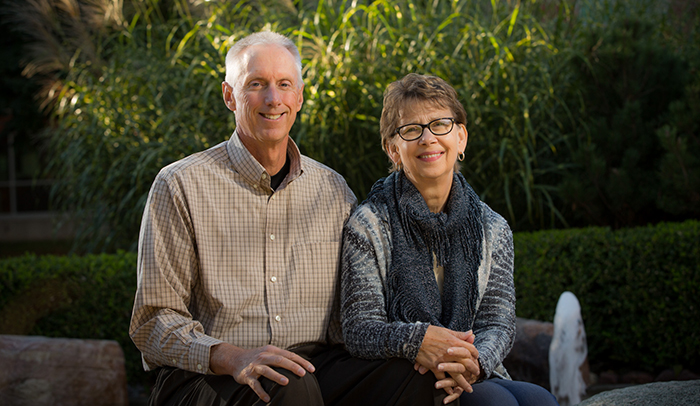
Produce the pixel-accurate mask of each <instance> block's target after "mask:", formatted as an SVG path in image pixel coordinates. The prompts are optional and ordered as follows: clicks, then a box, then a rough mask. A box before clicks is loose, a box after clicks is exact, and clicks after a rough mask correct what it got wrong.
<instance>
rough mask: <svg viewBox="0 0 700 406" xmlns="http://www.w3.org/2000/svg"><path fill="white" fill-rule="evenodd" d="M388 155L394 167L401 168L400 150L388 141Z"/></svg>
mask: <svg viewBox="0 0 700 406" xmlns="http://www.w3.org/2000/svg"><path fill="white" fill-rule="evenodd" d="M386 153H387V155H389V159H391V162H393V163H394V165H396V166H399V165H400V164H401V155H400V154H399V148H398V147H397V146H396V144H395V143H394V142H392V141H387V143H386Z"/></svg>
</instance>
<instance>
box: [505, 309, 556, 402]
mask: <svg viewBox="0 0 700 406" xmlns="http://www.w3.org/2000/svg"><path fill="white" fill-rule="evenodd" d="M515 329H516V331H515V343H514V344H513V349H512V350H511V351H510V353H509V354H508V356H507V357H506V359H505V360H503V366H505V367H506V369H507V370H508V373H509V374H510V376H511V377H512V378H513V379H514V380H516V381H525V382H531V383H534V384H537V385H540V386H542V387H544V388H546V389H547V390H549V389H550V387H549V344H550V343H551V342H552V335H553V334H554V325H553V324H552V323H548V322H543V321H537V320H530V319H523V318H520V317H518V318H517V319H516V323H515Z"/></svg>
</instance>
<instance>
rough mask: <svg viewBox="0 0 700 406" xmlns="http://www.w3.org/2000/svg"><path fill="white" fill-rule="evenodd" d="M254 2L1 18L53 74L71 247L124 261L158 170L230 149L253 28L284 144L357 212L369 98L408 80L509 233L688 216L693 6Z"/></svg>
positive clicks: (377, 150)
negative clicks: (451, 119)
mask: <svg viewBox="0 0 700 406" xmlns="http://www.w3.org/2000/svg"><path fill="white" fill-rule="evenodd" d="M7 1H10V0H7ZM261 3H263V2H255V1H250V0H239V1H237V2H189V1H187V0H167V1H166V0H150V1H148V2H141V1H136V0H129V1H125V2H123V3H122V2H112V1H108V0H102V1H92V0H91V1H89V2H88V1H83V0H32V1H31V2H29V3H28V4H29V6H32V5H38V4H41V5H43V6H42V7H38V8H37V7H34V8H32V7H20V8H15V9H14V11H13V13H14V14H12V15H13V16H14V19H15V20H16V21H17V22H18V24H17V27H19V28H21V27H24V28H25V30H26V31H29V34H32V33H33V38H34V39H35V41H34V42H33V43H32V46H31V48H30V51H31V52H29V56H30V58H29V60H30V62H29V63H28V65H27V68H26V73H27V74H31V73H41V74H42V75H44V76H45V77H51V78H52V79H53V80H51V81H48V82H47V83H48V84H47V86H45V88H44V89H45V91H44V93H43V94H44V95H45V96H46V99H45V105H46V106H47V108H50V111H51V112H52V114H53V117H54V118H55V119H56V125H55V127H54V128H52V129H50V131H48V132H47V138H46V151H47V152H49V153H50V154H51V156H52V157H53V159H52V161H51V164H50V165H49V166H48V168H47V174H50V175H51V177H52V178H55V179H59V182H57V183H56V184H55V187H54V189H53V192H54V193H53V202H54V205H55V206H54V207H55V208H56V209H60V210H64V211H67V212H70V213H71V214H72V215H73V217H74V220H75V221H77V224H78V227H77V229H78V230H79V231H80V234H79V236H78V239H77V242H76V246H77V247H80V249H81V250H83V251H93V252H94V251H101V250H102V251H105V250H106V251H111V250H115V249H118V248H123V249H130V250H133V249H135V246H136V244H135V242H136V239H137V238H138V237H137V236H138V227H139V222H140V216H141V213H142V210H143V207H144V203H145V199H146V196H147V192H148V189H149V186H150V183H151V181H152V179H153V178H154V177H155V175H156V173H157V172H158V170H159V169H160V168H161V167H163V166H164V165H167V164H168V163H170V162H173V161H175V160H177V159H179V158H181V157H183V156H185V155H188V154H190V153H192V152H195V151H199V150H202V149H204V148H207V147H209V146H212V145H215V144H216V143H218V142H221V141H223V140H225V139H227V138H228V137H229V136H230V134H231V133H232V131H233V129H234V127H235V120H234V117H233V115H232V114H231V113H230V112H229V111H228V110H227V109H226V108H225V106H223V104H222V103H221V99H220V97H221V96H220V93H219V92H220V90H219V88H220V83H221V81H222V80H223V76H224V66H223V64H224V55H225V52H226V51H227V49H228V48H229V47H230V45H231V43H233V42H234V41H236V40H237V39H238V38H240V37H242V36H244V35H246V34H248V33H250V32H253V31H257V30H260V29H264V28H269V29H273V30H276V31H279V32H281V33H283V34H286V35H288V36H289V37H290V38H292V39H293V40H294V41H295V42H296V43H297V44H298V46H299V48H300V50H301V53H302V57H303V65H304V74H305V78H306V80H305V83H306V87H305V103H304V106H303V108H302V111H301V113H300V114H299V116H298V118H297V122H296V124H295V126H294V127H293V129H292V134H291V135H292V137H293V138H294V139H295V141H296V142H297V143H298V145H299V147H300V149H301V150H302V152H303V153H305V154H307V155H309V156H311V157H312V158H315V159H317V160H319V161H321V162H323V163H325V164H327V165H329V166H331V167H332V168H334V169H336V170H337V171H338V172H340V173H341V174H342V175H343V176H345V178H346V179H347V181H348V183H349V185H350V187H351V188H352V189H353V190H354V191H355V193H356V195H357V196H358V198H359V199H360V200H362V199H363V198H364V197H365V195H366V193H367V191H368V190H369V188H370V186H371V185H372V184H373V183H374V182H375V181H376V180H377V179H378V178H379V177H382V176H385V175H386V174H387V168H388V166H389V161H388V159H387V158H386V156H385V155H384V153H383V152H382V150H381V147H380V142H379V129H378V117H379V115H380V112H381V107H382V100H381V98H382V93H383V91H384V89H385V87H386V86H387V85H388V84H389V83H390V82H392V81H394V80H396V79H398V78H400V77H402V76H404V75H405V74H407V73H409V72H419V73H426V74H433V75H438V76H441V77H443V78H445V79H446V80H447V81H449V82H450V83H451V84H452V85H453V86H454V87H455V88H456V89H457V91H458V93H459V94H460V96H461V101H462V103H463V104H464V106H465V108H466V110H467V114H468V119H469V123H468V130H469V134H470V137H469V145H468V148H467V160H466V161H465V163H464V164H463V167H462V172H463V173H464V174H465V176H466V177H467V179H468V181H469V182H470V183H471V184H472V186H473V187H474V189H475V190H476V191H477V193H479V194H480V196H481V197H482V199H483V200H484V201H485V202H486V203H487V204H489V205H490V206H491V207H492V208H494V209H495V210H496V211H497V212H499V213H502V214H503V215H504V216H505V217H506V218H507V219H508V221H509V223H510V224H511V226H512V227H513V229H515V230H516V231H517V230H536V229H543V228H555V227H566V226H569V225H579V226H583V225H588V224H601V225H610V226H613V227H620V226H625V225H637V224H646V223H648V222H651V223H653V222H657V221H660V220H674V219H678V220H680V219H685V218H697V217H699V216H700V213H699V212H698V210H700V209H698V207H700V204H698V199H700V195H698V192H697V190H698V188H697V184H698V182H699V180H698V179H699V178H700V174H699V169H698V165H699V164H698V160H697V156H698V154H697V152H698V149H699V148H700V144H699V141H698V136H697V127H698V118H697V117H700V102H698V99H699V96H698V95H699V94H700V86H699V80H698V79H697V78H698V77H699V76H700V75H697V72H698V70H697V69H698V66H699V65H700V53H699V52H698V51H697V49H700V47H698V46H697V45H698V44H700V41H699V40H700V37H699V36H698V28H697V26H698V25H699V24H695V25H693V24H692V22H693V21H697V19H698V16H697V7H695V6H693V5H692V3H687V4H689V5H687V8H688V9H687V10H684V11H676V10H675V9H674V11H673V12H668V11H669V10H668V9H664V8H663V7H664V6H662V5H659V4H657V3H655V2H653V1H652V0H642V1H640V2H635V3H634V4H631V5H630V4H627V2H621V1H617V0H610V1H603V2H593V1H582V2H575V1H559V2H546V3H539V2H534V1H530V0H528V1H498V0H490V1H485V0H432V1H424V0H375V1H370V0H366V1H359V0H355V1H348V0H315V1H301V0H297V1H294V2H291V1H288V0H284V1H283V0H280V1H277V2H272V3H271V5H270V3H266V4H268V5H263V4H261ZM681 3H682V4H686V3H683V2H682V1H680V0H678V1H676V2H674V3H673V4H675V5H677V4H681ZM119 4H123V7H121V8H120V7H118V5H119ZM115 7H116V8H115ZM66 10H68V11H70V12H67V11H66ZM39 11H42V12H39ZM42 13H43V14H42ZM41 16H44V17H41ZM666 16H673V17H666ZM652 27H653V29H652ZM668 45H670V46H668ZM669 75H670V76H669ZM621 78H626V79H625V80H622V79H621Z"/></svg>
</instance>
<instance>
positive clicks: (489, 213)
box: [481, 202, 511, 234]
mask: <svg viewBox="0 0 700 406" xmlns="http://www.w3.org/2000/svg"><path fill="white" fill-rule="evenodd" d="M481 221H482V223H483V225H484V231H486V232H490V233H494V234H501V233H503V232H504V231H505V232H507V233H510V232H511V230H510V226H509V225H508V221H507V220H506V219H505V218H504V217H503V216H501V215H500V214H498V213H497V212H496V211H495V210H493V209H492V208H491V207H489V205H488V204H486V203H484V202H481Z"/></svg>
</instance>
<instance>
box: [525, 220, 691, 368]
mask: <svg viewBox="0 0 700 406" xmlns="http://www.w3.org/2000/svg"><path fill="white" fill-rule="evenodd" d="M514 239H515V251H516V258H515V262H516V273H515V285H516V289H517V313H518V316H520V317H526V318H533V319H538V320H546V321H552V320H553V319H554V311H555V308H556V304H557V300H558V298H559V295H560V294H561V293H562V292H564V291H567V290H568V291H571V292H573V293H574V294H575V295H576V296H577V297H578V300H579V302H580V303H581V312H582V315H583V320H584V324H585V328H586V334H587V338H588V351H589V361H590V362H591V365H592V366H593V367H594V368H595V367H597V368H607V367H620V366H623V367H629V368H635V369H641V370H648V371H650V372H651V371H656V370H658V369H661V368H668V367H673V366H683V367H686V368H691V369H693V370H697V368H698V367H700V345H698V343H700V323H698V319H699V318H698V315H699V312H698V304H699V303H700V301H699V300H698V298H699V297H700V222H698V221H694V220H693V221H686V222H684V223H662V224H659V225H656V226H648V227H640V228H631V229H622V230H618V231H611V230H610V229H609V228H585V229H569V230H561V231H547V232H545V231H542V232H536V233H518V234H516V235H515V236H514Z"/></svg>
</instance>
